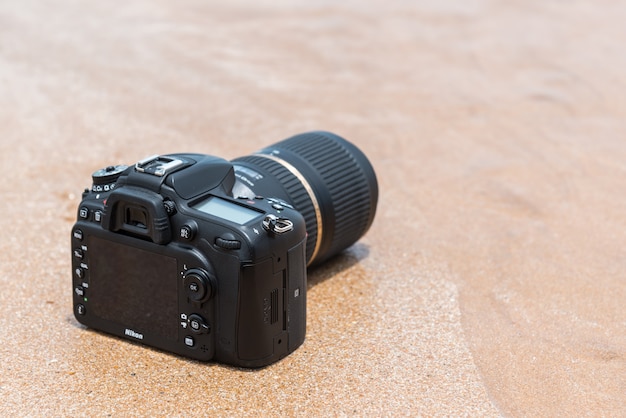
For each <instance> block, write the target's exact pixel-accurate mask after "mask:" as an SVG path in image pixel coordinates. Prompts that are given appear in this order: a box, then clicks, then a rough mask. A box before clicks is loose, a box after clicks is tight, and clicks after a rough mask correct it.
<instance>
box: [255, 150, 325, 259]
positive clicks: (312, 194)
mask: <svg viewBox="0 0 626 418" xmlns="http://www.w3.org/2000/svg"><path fill="white" fill-rule="evenodd" d="M254 155H256V156H257V157H264V158H267V159H268V160H272V161H274V162H275V163H278V164H280V165H282V166H283V167H285V168H286V169H287V170H288V171H289V172H290V173H291V174H293V175H294V176H296V178H297V179H298V180H299V181H300V183H302V187H304V190H306V192H307V194H308V195H309V199H311V202H312V203H313V209H314V210H315V221H316V222H317V240H316V242H315V249H313V254H312V255H311V259H310V260H309V262H308V263H307V266H308V265H310V264H311V263H312V262H313V260H315V257H316V256H317V253H318V252H319V250H320V246H321V245H322V229H323V228H322V212H321V211H320V207H319V204H318V203H317V198H316V197H315V192H314V191H313V189H312V188H311V185H310V184H309V182H308V181H307V180H306V178H305V177H304V176H303V175H302V174H301V173H300V171H298V169H297V168H296V167H294V166H293V165H291V164H289V163H288V162H287V161H285V160H283V159H282V158H279V157H277V156H275V155H269V154H254Z"/></svg>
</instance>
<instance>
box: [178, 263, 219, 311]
mask: <svg viewBox="0 0 626 418" xmlns="http://www.w3.org/2000/svg"><path fill="white" fill-rule="evenodd" d="M183 285H184V286H185V292H186V293H187V297H188V298H189V300H191V301H192V302H199V303H203V302H206V301H207V300H208V299H209V298H210V297H211V293H212V289H211V282H210V279H209V276H208V273H206V272H205V271H204V270H201V269H191V270H189V271H187V273H186V274H185V276H184V278H183Z"/></svg>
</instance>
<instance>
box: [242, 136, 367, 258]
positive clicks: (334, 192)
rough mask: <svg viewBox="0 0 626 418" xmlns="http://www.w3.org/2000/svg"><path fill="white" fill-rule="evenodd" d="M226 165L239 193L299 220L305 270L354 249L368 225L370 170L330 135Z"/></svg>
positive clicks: (286, 143) (298, 139)
mask: <svg viewBox="0 0 626 418" xmlns="http://www.w3.org/2000/svg"><path fill="white" fill-rule="evenodd" d="M232 163H233V165H234V166H235V175H236V176H237V180H238V184H237V185H236V188H237V187H239V188H240V190H239V192H242V191H243V190H244V189H245V190H248V191H250V192H253V193H254V194H255V195H263V196H268V197H269V196H271V197H276V198H279V199H282V200H284V201H286V202H287V203H289V204H291V205H293V207H294V208H295V209H296V210H298V211H299V212H300V213H301V214H302V215H303V216H304V219H305V220H306V227H307V234H308V235H307V245H306V257H307V264H308V265H309V266H311V265H314V264H318V263H321V262H322V261H324V260H326V259H328V258H330V257H332V256H333V255H335V254H337V253H339V252H340V251H342V250H344V249H345V248H347V247H349V246H350V245H352V244H354V243H355V242H356V241H357V240H358V239H359V238H361V237H362V236H363V234H365V232H367V230H368V229H369V227H370V226H371V224H372V221H373V220H374V215H375V213H376V204H377V202H378V183H377V181H376V174H375V173H374V169H373V168H372V165H371V164H370V162H369V161H368V159H367V157H366V156H365V155H364V154H363V153H362V152H361V151H360V150H359V149H358V148H357V147H356V146H354V145H353V144H351V143H350V142H348V141H346V140H345V139H343V138H341V137H339V136H337V135H335V134H333V133H330V132H323V131H316V132H309V133H304V134H299V135H296V136H293V137H291V138H288V139H285V140H283V141H280V142H277V143H275V144H273V145H270V146H269V147H266V148H263V149H262V150H260V151H258V152H257V153H255V154H252V155H248V156H245V157H240V158H237V159H235V160H233V161H232Z"/></svg>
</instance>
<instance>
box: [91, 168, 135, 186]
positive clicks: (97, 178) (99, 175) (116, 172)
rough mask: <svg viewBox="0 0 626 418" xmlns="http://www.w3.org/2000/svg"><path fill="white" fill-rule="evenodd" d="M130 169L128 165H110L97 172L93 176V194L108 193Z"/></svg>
mask: <svg viewBox="0 0 626 418" xmlns="http://www.w3.org/2000/svg"><path fill="white" fill-rule="evenodd" d="M127 168H128V166H126V165H110V166H108V167H105V168H101V169H100V170H98V171H95V172H94V173H93V174H92V175H91V181H92V185H91V190H92V191H93V192H108V191H111V190H112V189H113V188H114V187H115V182H116V181H117V179H118V178H119V177H120V175H121V174H122V173H123V172H124V171H125V170H126V169H127Z"/></svg>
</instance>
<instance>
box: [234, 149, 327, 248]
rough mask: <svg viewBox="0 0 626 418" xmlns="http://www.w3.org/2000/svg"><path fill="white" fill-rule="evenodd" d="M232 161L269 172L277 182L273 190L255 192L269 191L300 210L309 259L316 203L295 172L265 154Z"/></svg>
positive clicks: (314, 224) (314, 239) (315, 233)
mask: <svg viewBox="0 0 626 418" xmlns="http://www.w3.org/2000/svg"><path fill="white" fill-rule="evenodd" d="M233 162H234V163H236V164H240V163H244V162H245V163H248V164H250V165H252V166H253V167H254V168H256V169H261V170H262V172H263V173H264V174H265V175H266V176H267V175H268V174H269V175H270V176H271V177H273V178H274V179H275V180H276V181H277V182H278V183H279V184H278V185H276V184H275V185H274V186H275V187H273V190H258V189H255V192H256V193H257V194H268V193H269V195H268V196H269V197H279V198H281V199H285V200H287V202H289V203H290V204H292V205H293V207H294V208H295V209H296V210H297V211H298V212H300V214H301V215H302V216H303V217H304V220H305V222H306V232H307V244H306V259H307V260H311V259H312V258H313V256H314V255H315V254H314V252H315V248H316V242H317V237H318V234H317V230H318V220H317V217H316V211H315V207H316V204H315V203H314V201H313V200H312V199H311V197H310V195H309V193H307V191H306V189H305V188H304V186H303V184H302V182H301V181H300V180H299V179H298V177H296V175H295V174H293V173H292V172H291V171H289V170H288V169H287V168H286V167H285V166H284V165H283V164H281V162H279V161H276V160H275V159H270V158H267V156H258V155H248V156H246V157H241V158H237V159H236V160H233ZM281 186H282V189H284V190H283V191H282V192H281V190H280V189H279V187H281Z"/></svg>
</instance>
